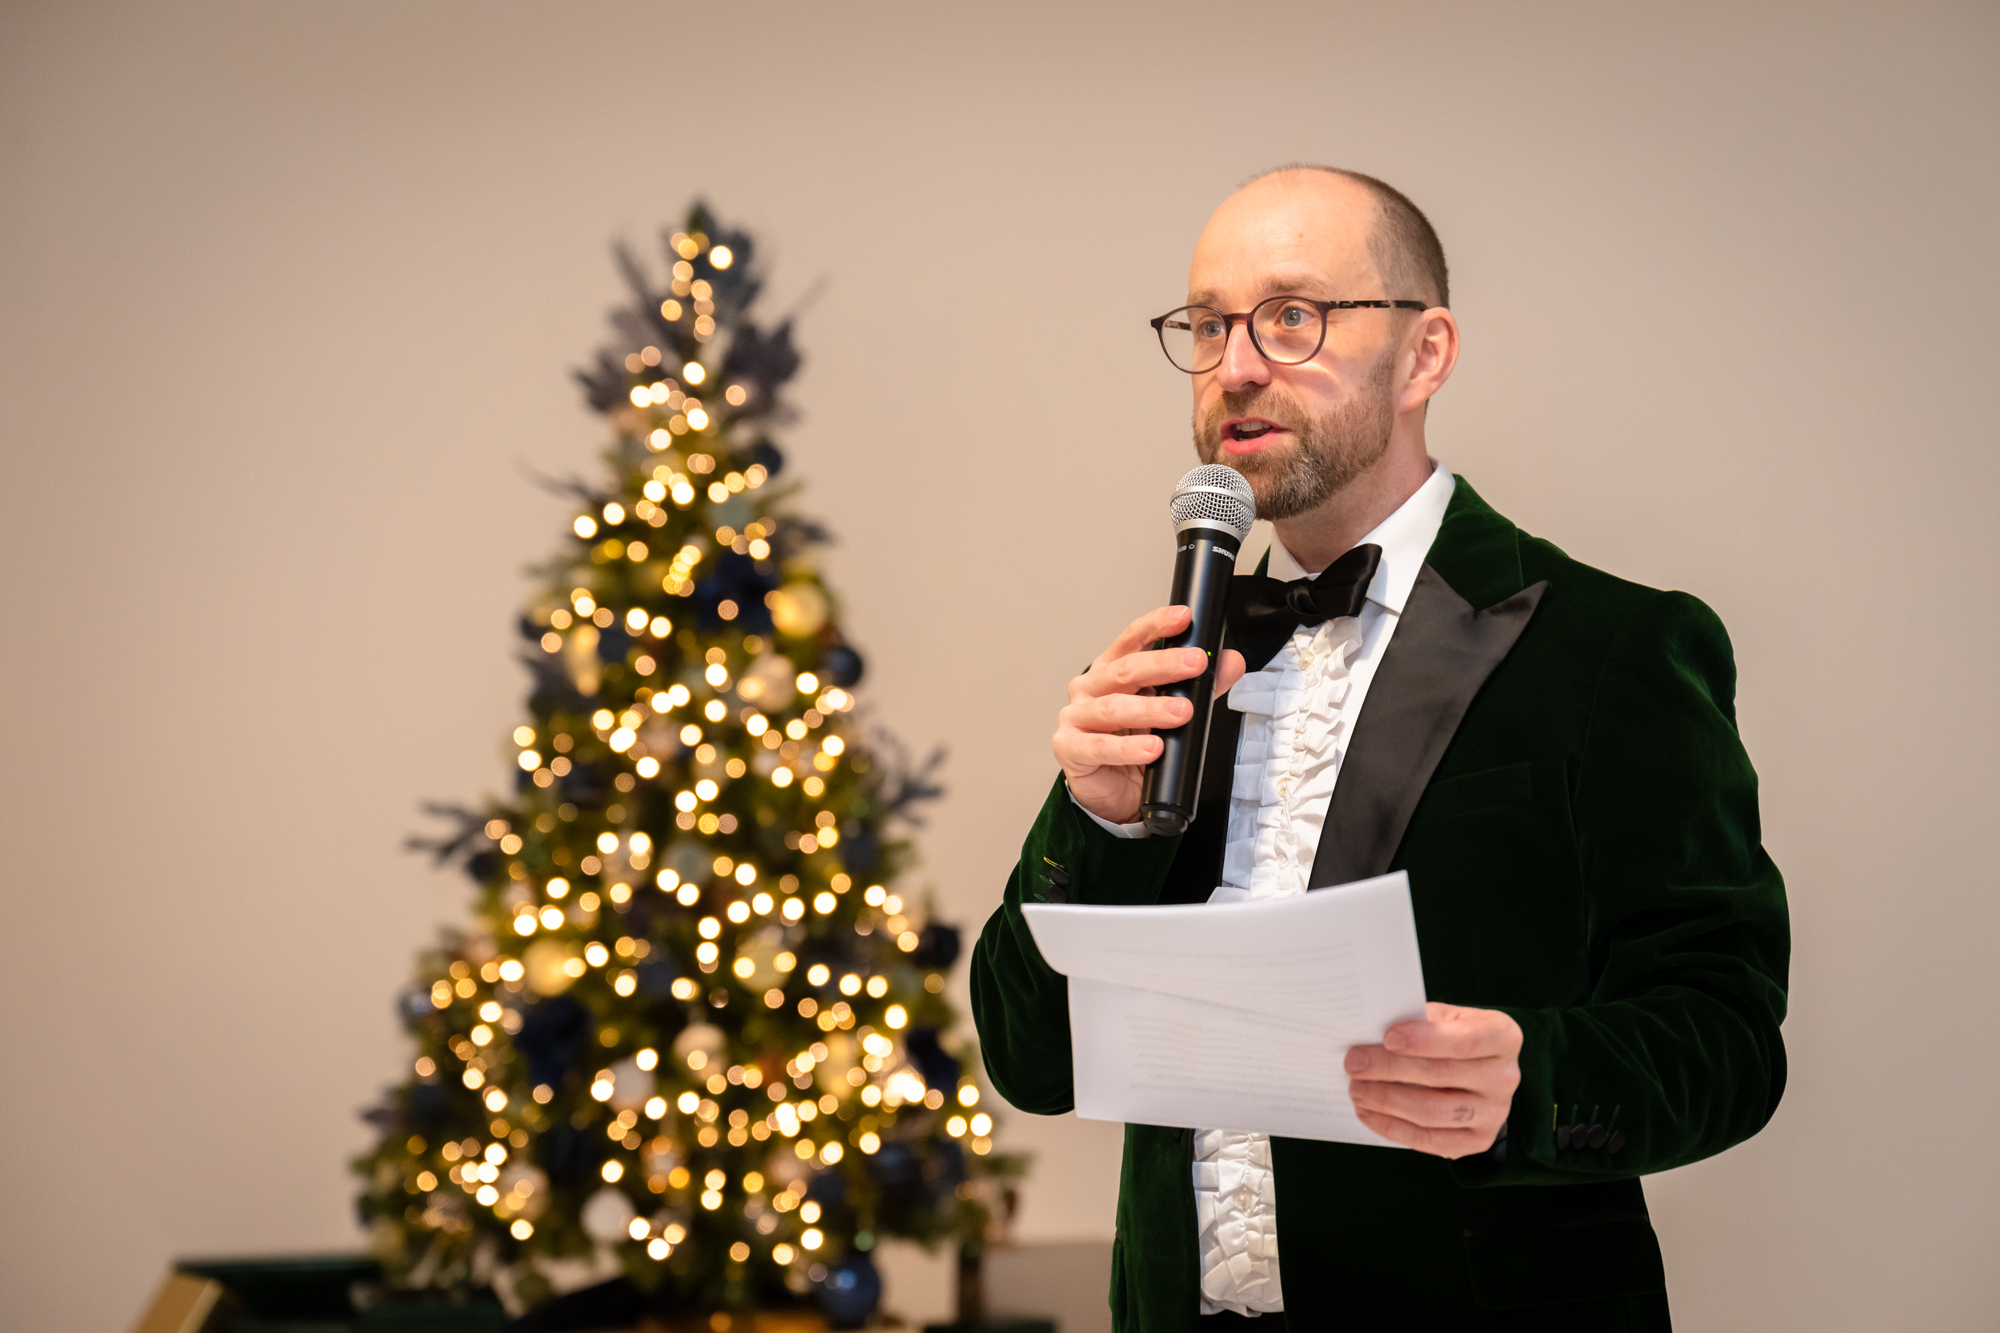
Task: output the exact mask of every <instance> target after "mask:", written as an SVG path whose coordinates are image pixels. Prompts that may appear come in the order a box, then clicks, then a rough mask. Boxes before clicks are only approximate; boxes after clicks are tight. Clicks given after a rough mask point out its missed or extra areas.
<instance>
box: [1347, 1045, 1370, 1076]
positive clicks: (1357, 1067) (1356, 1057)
mask: <svg viewBox="0 0 2000 1333" xmlns="http://www.w3.org/2000/svg"><path fill="white" fill-rule="evenodd" d="M1367 1068H1368V1053H1367V1052H1366V1051H1364V1050H1362V1049H1361V1048H1360V1047H1358V1046H1357V1047H1355V1048H1354V1049H1353V1050H1351V1051H1349V1052H1348V1053H1347V1072H1348V1073H1350V1074H1359V1073H1362V1072H1363V1071H1365V1070H1366V1069H1367Z"/></svg>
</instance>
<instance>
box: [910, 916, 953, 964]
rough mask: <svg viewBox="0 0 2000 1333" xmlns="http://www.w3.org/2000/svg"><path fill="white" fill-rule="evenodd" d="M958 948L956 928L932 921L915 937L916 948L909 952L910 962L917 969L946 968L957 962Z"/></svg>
mask: <svg viewBox="0 0 2000 1333" xmlns="http://www.w3.org/2000/svg"><path fill="white" fill-rule="evenodd" d="M960 947H961V945H960V942H959V935H958V927H957V926H947V925H945V924H944V923H942V922H938V921H933V922H932V923H931V924H930V925H928V926H925V927H924V930H923V933H922V934H921V935H919V936H917V947H916V949H915V950H914V951H912V952H911V954H910V961H911V962H913V963H915V964H916V965H917V966H918V967H932V968H939V969H943V968H947V967H950V966H951V965H952V964H953V963H955V962H957V961H958V952H959V949H960Z"/></svg>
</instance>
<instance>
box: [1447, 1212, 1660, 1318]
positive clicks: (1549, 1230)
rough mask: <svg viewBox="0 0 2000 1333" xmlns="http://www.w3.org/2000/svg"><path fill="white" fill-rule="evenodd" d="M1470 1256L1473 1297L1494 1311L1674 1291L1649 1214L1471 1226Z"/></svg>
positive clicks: (1467, 1248)
mask: <svg viewBox="0 0 2000 1333" xmlns="http://www.w3.org/2000/svg"><path fill="white" fill-rule="evenodd" d="M1465 1260H1466V1263H1467V1265H1468V1266H1469V1267H1470V1268H1471V1273H1472V1296H1473V1299H1474V1300H1475V1301H1477V1302H1478V1304H1479V1306H1480V1307H1481V1308H1482V1309H1486V1310H1518V1309H1521V1308H1523V1307H1526V1306H1532V1305H1555V1304H1559V1303H1564V1302H1568V1301H1590V1300H1607V1299H1613V1298H1616V1297H1620V1296H1645V1295H1652V1294H1656V1293H1659V1292H1664V1291H1665V1290H1666V1289H1667V1270H1666V1267H1665V1265H1664V1264H1662V1263H1661V1262H1660V1242H1659V1240H1658V1238H1657V1237H1655V1236H1654V1235H1653V1224H1652V1223H1651V1222H1650V1221H1649V1220H1648V1219H1647V1217H1646V1215H1645V1214H1644V1213H1616V1214H1600V1215H1598V1216H1595V1217H1584V1218H1578V1219H1576V1220H1574V1221H1566V1222H1555V1223H1532V1224H1528V1225H1524V1226H1512V1227H1481V1228H1474V1229H1470V1230H1467V1231H1466V1233H1465Z"/></svg>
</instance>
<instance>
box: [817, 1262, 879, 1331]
mask: <svg viewBox="0 0 2000 1333" xmlns="http://www.w3.org/2000/svg"><path fill="white" fill-rule="evenodd" d="M819 1303H820V1308H821V1309H823V1310H825V1311H826V1317H827V1318H828V1319H830V1320H832V1321H833V1326H834V1327H835V1328H860V1327H861V1326H862V1325H863V1324H865V1323H866V1322H867V1321H868V1316H869V1315H871V1314H873V1313H875V1307H876V1306H877V1305H880V1304H881V1303H882V1274H881V1273H879V1272H878V1271H876V1268H875V1265H874V1264H873V1263H872V1262H870V1261H869V1259H868V1257H867V1256H866V1255H863V1254H850V1255H848V1256H847V1257H846V1258H845V1259H842V1260H841V1261H840V1263H839V1264H837V1265H833V1266H830V1267H829V1268H828V1269H827V1273H826V1276H825V1277H824V1278H822V1279H821V1280H820V1283H819Z"/></svg>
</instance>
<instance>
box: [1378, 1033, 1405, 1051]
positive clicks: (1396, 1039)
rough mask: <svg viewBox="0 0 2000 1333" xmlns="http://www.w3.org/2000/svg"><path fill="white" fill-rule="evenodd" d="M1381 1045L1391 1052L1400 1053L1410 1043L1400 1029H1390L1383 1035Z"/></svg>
mask: <svg viewBox="0 0 2000 1333" xmlns="http://www.w3.org/2000/svg"><path fill="white" fill-rule="evenodd" d="M1382 1044H1383V1045H1384V1046H1386V1047H1388V1048H1389V1049H1390V1050H1392V1051H1400V1050H1402V1049H1403V1048H1404V1047H1405V1046H1408V1045H1409V1044H1410V1042H1409V1039H1408V1038H1407V1037H1405V1036H1404V1035H1403V1033H1402V1031H1401V1029H1398V1028H1390V1029H1389V1030H1388V1031H1387V1032H1386V1033H1384V1034H1383V1036H1382Z"/></svg>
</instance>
